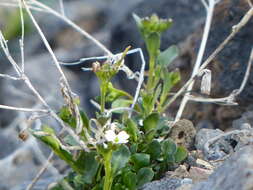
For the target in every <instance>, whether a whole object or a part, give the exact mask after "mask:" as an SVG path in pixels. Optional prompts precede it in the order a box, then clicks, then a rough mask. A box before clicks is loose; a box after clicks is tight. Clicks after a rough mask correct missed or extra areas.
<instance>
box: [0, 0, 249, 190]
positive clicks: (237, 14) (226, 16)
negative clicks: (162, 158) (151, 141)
mask: <svg viewBox="0 0 253 190" xmlns="http://www.w3.org/2000/svg"><path fill="white" fill-rule="evenodd" d="M246 2H247V1H246V0H245V1H244V0H223V1H222V2H221V3H220V4H219V5H218V6H217V7H216V11H215V15H214V21H213V25H212V30H211V33H210V38H209V41H208V45H207V51H206V54H205V57H207V56H208V55H209V54H210V53H211V52H212V51H213V50H214V49H215V48H216V47H217V46H218V44H219V43H220V42H222V40H224V38H225V37H226V36H227V35H228V34H229V33H230V31H231V27H232V26H233V25H234V24H236V23H238V21H239V20H240V19H241V18H242V16H243V15H244V14H245V12H246V11H247V9H249V6H248V4H247V3H246ZM52 6H55V7H57V6H56V5H52ZM65 7H66V14H67V16H68V17H69V18H71V19H72V20H74V21H75V22H76V23H78V24H79V25H80V26H81V27H83V28H85V29H86V30H87V31H88V32H90V33H92V34H93V35H94V36H95V37H96V38H97V39H98V40H100V41H101V42H103V43H104V44H105V45H106V46H107V47H109V49H110V50H112V51H113V52H115V53H116V52H119V51H122V50H123V49H124V48H125V47H126V46H128V45H131V46H132V47H133V48H137V47H141V48H143V49H144V44H143V41H142V40H141V38H140V35H139V33H138V31H137V28H136V26H135V23H134V21H133V19H132V13H133V12H134V13H136V14H138V15H140V16H148V15H150V14H152V13H157V14H158V15H159V16H161V17H164V18H166V17H170V18H173V20H174V25H173V27H172V29H170V30H169V31H168V32H166V34H165V35H164V36H163V41H162V48H163V49H165V48H167V47H168V46H170V45H172V44H177V45H178V46H179V47H180V52H181V53H180V57H179V58H178V59H177V60H176V61H175V62H174V63H173V64H172V65H171V66H170V67H171V69H174V68H179V70H180V72H181V74H182V82H181V84H180V85H182V84H184V82H185V81H186V80H187V79H188V78H189V76H190V74H191V71H192V67H193V64H194V61H195V59H196V53H197V50H198V47H199V44H200V40H201V35H200V34H201V32H202V28H203V24H204V19H205V10H204V7H203V5H202V4H201V1H196V0H177V1H170V0H169V1H168V0H159V1H158V0H149V1H144V0H128V1H120V0H111V1H109V0H107V1H105V0H104V1H102V0H86V1H81V0H80V1H79V0H71V1H66V3H65ZM0 12H1V11H0ZM1 16H3V15H1ZM36 18H37V19H38V21H39V24H40V25H41V27H42V29H43V32H45V34H46V36H47V38H48V40H49V42H50V44H52V45H53V47H54V49H55V52H56V55H57V57H58V58H59V59H60V60H62V61H75V60H78V59H79V58H81V57H89V56H96V55H101V54H103V52H101V50H99V49H98V48H97V47H95V46H94V45H93V44H92V43H91V42H89V41H88V40H87V39H83V37H81V36H80V35H78V34H77V33H76V32H74V31H73V30H72V29H70V28H69V27H68V26H67V25H66V24H64V23H62V22H60V21H59V20H57V19H56V18H53V17H52V16H46V15H44V14H43V15H42V14H37V17H36ZM0 22H2V21H0ZM0 26H2V25H1V24H0ZM252 28H253V20H252V21H251V22H250V23H249V24H248V25H247V26H246V27H245V28H244V29H243V30H242V31H241V32H239V34H238V35H237V36H236V37H235V38H234V40H233V41H232V42H231V43H229V44H228V46H227V47H226V48H225V49H224V50H223V51H222V52H221V54H220V55H219V56H218V57H217V58H216V59H215V60H214V61H213V63H212V64H211V66H210V67H209V69H211V70H212V73H213V77H212V78H213V81H212V82H213V83H212V92H211V96H212V97H225V96H227V95H228V94H230V93H231V91H232V90H234V89H236V88H238V87H239V86H240V83H241V81H242V79H243V76H244V72H245V69H246V63H247V60H248V58H249V54H250V50H251V47H252V44H253V35H252ZM9 44H10V46H11V47H10V48H11V49H12V51H13V55H14V57H15V58H16V59H19V54H18V50H17V40H15V39H14V40H11V41H10V42H9ZM25 47H26V51H25V54H26V56H25V57H26V70H27V73H28V74H29V77H30V78H31V80H32V82H34V84H35V86H36V87H38V88H39V89H40V92H41V93H42V94H43V95H44V97H45V98H46V99H47V100H48V102H50V104H51V105H52V106H53V107H54V108H56V109H57V108H59V106H60V105H61V103H62V99H61V98H60V97H61V95H60V93H59V85H58V84H59V83H58V81H57V80H58V79H57V75H56V73H57V72H56V69H55V68H54V67H53V66H52V64H50V63H51V62H52V60H51V59H50V57H49V56H48V54H47V53H46V50H45V48H44V46H43V44H42V42H41V41H40V39H39V36H38V35H36V33H34V32H32V33H31V34H30V35H29V36H27V37H26V40H25ZM0 55H1V56H0V62H1V64H0V71H1V73H4V72H5V73H13V71H12V70H11V68H10V66H9V65H8V63H7V62H6V60H5V59H4V58H3V56H2V54H0ZM145 55H146V54H145ZM127 63H128V64H129V66H130V67H131V68H132V69H134V70H135V69H138V68H139V59H138V56H137V55H130V56H129V57H128V59H127ZM64 72H65V73H66V75H67V78H68V79H69V80H70V84H71V87H72V88H73V90H74V91H75V92H76V93H77V94H78V95H80V97H81V100H82V105H83V106H84V108H85V109H86V110H91V111H90V112H92V109H93V108H92V107H91V105H90V104H89V99H90V98H91V97H94V96H95V95H97V94H98V88H97V87H95V86H97V81H96V78H95V77H94V76H93V75H92V74H90V73H84V72H81V71H80V66H73V67H65V68H64ZM124 77H125V76H120V77H118V78H117V80H116V83H117V84H118V85H119V86H122V87H124V88H125V87H126V86H127V87H128V89H126V90H128V91H130V92H131V91H132V89H133V88H134V86H135V85H136V84H135V83H134V82H133V83H129V81H128V80H126V79H125V78H124ZM126 81H127V82H126ZM252 81H253V75H250V77H249V81H248V83H247V86H246V88H245V90H244V91H243V93H242V94H241V95H240V97H239V98H238V99H237V101H238V102H239V106H234V107H230V106H221V105H212V104H199V103H189V104H188V105H187V107H186V111H185V113H184V118H185V119H189V120H191V121H192V122H193V124H192V123H191V122H190V121H188V120H183V122H181V123H178V126H181V127H178V131H174V132H173V133H172V134H171V137H172V138H174V140H176V141H177V142H178V143H181V144H184V145H185V146H187V147H188V148H190V149H191V150H192V151H191V154H190V156H189V158H188V160H187V162H186V163H185V164H184V165H181V166H179V168H178V169H177V170H176V171H175V172H168V174H167V176H166V178H163V179H162V180H160V181H155V182H152V183H150V184H146V185H145V186H144V187H143V189H145V190H149V189H153V190H163V189H164V190H165V189H167V190H190V189H191V190H210V189H212V190H221V189H222V190H250V189H253V180H252V179H253V177H252V174H253V163H252V157H253V151H252V150H253V145H252V144H253V140H252V139H253V138H252V137H253V129H252V126H253V119H252V118H253V104H252V103H253V98H252V92H253V91H252V88H253V82H252ZM126 84H127V85H126ZM20 89H22V91H21V90H20ZM175 90H176V89H175ZM56 100H57V101H56ZM179 103H180V101H178V102H176V103H175V104H174V105H173V107H172V108H171V109H170V110H169V113H168V114H170V115H172V116H173V115H174V113H175V110H177V106H178V104H179ZM0 104H7V105H16V106H25V107H33V106H39V105H37V101H36V100H34V98H33V97H32V96H31V94H30V93H29V92H28V90H27V89H25V87H24V86H23V85H22V84H19V83H17V82H15V83H14V82H13V81H7V80H3V79H1V80H0ZM26 117H27V115H25V114H21V113H14V112H9V111H8V112H7V111H1V112H0V127H1V129H0V143H1V146H0V171H4V172H1V173H2V174H1V175H0V190H10V189H11V190H12V189H13V190H14V189H15V190H23V189H25V186H26V185H27V184H28V183H29V182H30V181H31V179H32V178H33V177H34V176H35V175H36V173H37V172H38V170H39V168H40V167H41V165H42V163H44V162H45V159H46V156H47V155H48V154H49V150H48V149H47V148H45V147H43V145H41V144H39V143H37V142H36V141H35V139H33V138H32V137H30V138H29V139H28V141H26V142H21V141H20V140H19V139H18V138H17V136H18V131H19V130H20V129H22V128H23V127H24V126H25V123H24V122H25V119H26ZM45 122H52V121H48V120H47V119H45ZM38 125H39V123H38ZM180 130H182V131H183V132H184V134H185V136H184V137H183V138H180V139H179V138H178V137H177V135H176V134H178V133H179V132H180ZM186 131H187V133H186ZM55 160H56V161H55V162H54V163H55V164H54V165H53V166H51V167H50V168H49V170H48V171H47V172H46V173H45V175H44V176H43V178H42V180H41V181H40V182H39V183H38V184H37V185H36V187H35V188H34V189H36V190H42V189H45V187H46V186H47V185H48V184H50V183H52V182H53V181H55V180H57V179H59V178H60V177H62V175H64V172H66V171H67V170H68V168H66V166H65V164H64V163H63V162H61V161H59V160H57V158H55ZM28 168H29V169H28ZM56 168H57V169H56ZM24 171H26V172H24Z"/></svg>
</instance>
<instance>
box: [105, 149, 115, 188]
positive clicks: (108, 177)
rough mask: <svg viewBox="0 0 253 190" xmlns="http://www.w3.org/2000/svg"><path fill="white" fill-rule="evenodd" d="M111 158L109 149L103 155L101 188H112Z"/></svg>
mask: <svg viewBox="0 0 253 190" xmlns="http://www.w3.org/2000/svg"><path fill="white" fill-rule="evenodd" d="M111 159H112V150H109V152H107V153H106V154H105V155H104V166H105V182H104V187H103V190H111V188H112V182H113V178H112V165H111Z"/></svg>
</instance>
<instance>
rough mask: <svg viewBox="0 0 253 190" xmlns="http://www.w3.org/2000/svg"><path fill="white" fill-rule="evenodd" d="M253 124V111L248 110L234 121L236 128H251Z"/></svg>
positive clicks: (233, 124) (233, 125)
mask: <svg viewBox="0 0 253 190" xmlns="http://www.w3.org/2000/svg"><path fill="white" fill-rule="evenodd" d="M247 124H248V125H247ZM251 126H253V111H247V112H245V113H243V114H242V117H240V118H239V119H236V120H234V121H233V123H232V127H233V128H234V129H247V128H248V129H250V128H251Z"/></svg>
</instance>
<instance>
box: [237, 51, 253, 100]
mask: <svg viewBox="0 0 253 190" xmlns="http://www.w3.org/2000/svg"><path fill="white" fill-rule="evenodd" d="M252 62H253V48H252V49H251V53H250V58H249V61H248V65H247V69H246V72H245V75H244V78H243V81H242V84H241V86H240V88H239V90H238V91H237V92H236V95H239V94H240V93H241V92H242V91H243V89H244V87H245V85H246V83H247V81H248V78H249V74H250V70H251V66H252V64H253V63H252Z"/></svg>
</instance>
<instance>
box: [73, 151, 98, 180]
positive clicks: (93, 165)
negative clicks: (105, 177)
mask: <svg viewBox="0 0 253 190" xmlns="http://www.w3.org/2000/svg"><path fill="white" fill-rule="evenodd" d="M96 156H97V153H96V152H94V151H92V152H84V151H83V152H81V153H80V155H79V157H78V159H77V161H76V162H75V166H76V167H78V168H79V170H80V171H81V172H82V176H83V177H82V180H83V181H84V182H85V183H87V184H91V183H92V181H93V179H94V177H95V175H96V174H97V171H98V168H99V163H98V161H97V160H96Z"/></svg>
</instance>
